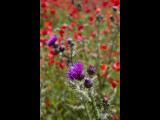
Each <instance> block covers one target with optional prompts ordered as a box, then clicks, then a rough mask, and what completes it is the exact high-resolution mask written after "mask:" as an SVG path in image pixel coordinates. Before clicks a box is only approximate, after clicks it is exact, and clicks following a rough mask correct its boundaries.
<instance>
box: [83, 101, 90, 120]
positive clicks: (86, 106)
mask: <svg viewBox="0 0 160 120" xmlns="http://www.w3.org/2000/svg"><path fill="white" fill-rule="evenodd" d="M84 106H85V108H86V111H87V115H88V118H89V120H92V119H91V115H90V113H89V110H88V105H87V103H85V104H84Z"/></svg>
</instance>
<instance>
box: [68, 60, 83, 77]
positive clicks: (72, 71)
mask: <svg viewBox="0 0 160 120" xmlns="http://www.w3.org/2000/svg"><path fill="white" fill-rule="evenodd" d="M66 77H67V79H69V80H82V79H84V77H85V72H84V65H83V63H81V62H76V63H74V64H71V65H70V66H69V68H68V70H67V73H66Z"/></svg>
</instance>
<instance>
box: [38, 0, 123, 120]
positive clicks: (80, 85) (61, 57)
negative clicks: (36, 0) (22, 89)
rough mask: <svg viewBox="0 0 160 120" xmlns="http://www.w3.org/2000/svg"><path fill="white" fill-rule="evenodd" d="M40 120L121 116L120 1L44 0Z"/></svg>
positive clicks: (99, 119)
mask: <svg viewBox="0 0 160 120" xmlns="http://www.w3.org/2000/svg"><path fill="white" fill-rule="evenodd" d="M40 120H120V0H40Z"/></svg>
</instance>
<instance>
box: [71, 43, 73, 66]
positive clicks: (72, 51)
mask: <svg viewBox="0 0 160 120" xmlns="http://www.w3.org/2000/svg"><path fill="white" fill-rule="evenodd" d="M72 54H73V46H71V63H73V61H72Z"/></svg>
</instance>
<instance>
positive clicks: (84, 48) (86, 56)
mask: <svg viewBox="0 0 160 120" xmlns="http://www.w3.org/2000/svg"><path fill="white" fill-rule="evenodd" d="M83 52H84V56H85V59H86V61H88V58H87V54H86V51H85V41H84V40H83Z"/></svg>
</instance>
